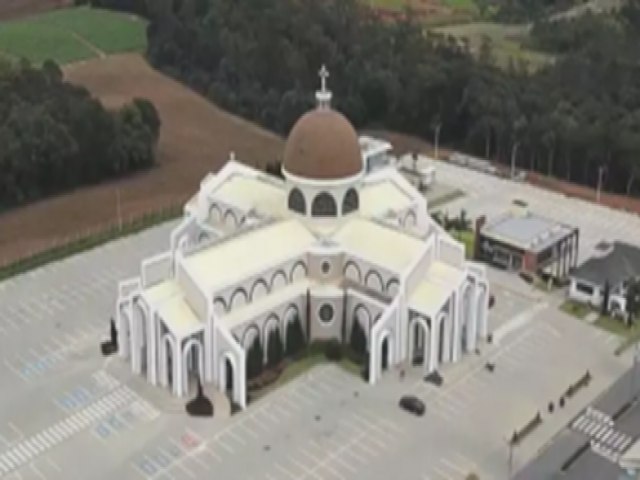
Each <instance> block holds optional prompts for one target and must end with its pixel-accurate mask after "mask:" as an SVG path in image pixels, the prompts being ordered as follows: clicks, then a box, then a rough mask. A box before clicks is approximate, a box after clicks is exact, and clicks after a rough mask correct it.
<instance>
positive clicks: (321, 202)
mask: <svg viewBox="0 0 640 480" xmlns="http://www.w3.org/2000/svg"><path fill="white" fill-rule="evenodd" d="M337 212H338V209H337V207H336V201H335V200H334V199H333V197H332V196H331V195H329V194H328V193H327V192H321V193H319V194H318V195H316V198H314V199H313V204H312V205H311V215H313V216H314V217H335V216H336V215H337Z"/></svg>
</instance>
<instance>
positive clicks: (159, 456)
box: [152, 452, 171, 468]
mask: <svg viewBox="0 0 640 480" xmlns="http://www.w3.org/2000/svg"><path fill="white" fill-rule="evenodd" d="M152 458H153V460H154V462H155V463H157V464H158V465H159V466H160V468H167V467H168V466H169V465H171V460H170V459H168V458H167V456H166V455H165V454H164V453H162V452H156V453H155V454H154V455H153V457H152Z"/></svg>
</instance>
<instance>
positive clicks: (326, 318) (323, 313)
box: [318, 303, 333, 323]
mask: <svg viewBox="0 0 640 480" xmlns="http://www.w3.org/2000/svg"><path fill="white" fill-rule="evenodd" d="M318 316H319V317H320V321H321V322H322V323H329V322H330V321H331V320H333V307H332V306H331V305H330V304H328V303H325V304H324V305H322V306H321V307H320V310H319V311H318Z"/></svg>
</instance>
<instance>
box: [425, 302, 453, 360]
mask: <svg viewBox="0 0 640 480" xmlns="http://www.w3.org/2000/svg"><path fill="white" fill-rule="evenodd" d="M448 316H449V314H448V313H447V312H444V311H443V312H440V313H439V314H438V315H436V317H435V321H432V322H431V323H432V326H431V351H430V352H429V353H430V359H429V371H430V372H432V371H434V370H437V369H438V366H439V364H440V353H441V352H440V337H441V336H442V333H441V332H442V330H443V328H444V325H443V324H444V322H445V321H446V320H447V318H448ZM442 343H443V346H444V339H443V342H442Z"/></svg>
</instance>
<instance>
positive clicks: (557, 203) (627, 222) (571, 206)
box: [437, 162, 640, 261]
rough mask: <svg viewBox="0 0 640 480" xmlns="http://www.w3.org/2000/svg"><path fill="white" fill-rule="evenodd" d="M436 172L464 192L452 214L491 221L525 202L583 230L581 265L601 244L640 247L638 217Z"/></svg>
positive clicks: (454, 171)
mask: <svg viewBox="0 0 640 480" xmlns="http://www.w3.org/2000/svg"><path fill="white" fill-rule="evenodd" d="M437 170H438V181H441V182H442V183H444V184H446V185H450V186H453V187H456V188H460V189H461V190H463V191H464V192H465V196H464V197H460V198H459V199H457V200H455V201H453V202H451V203H448V204H446V205H445V206H443V207H442V208H443V209H446V210H448V211H449V212H450V213H451V214H456V213H458V212H459V211H460V209H465V210H466V211H467V213H468V214H469V215H470V216H471V217H474V218H475V217H477V216H479V215H487V217H488V218H492V217H495V216H498V215H500V214H502V213H504V211H505V210H507V209H509V208H511V205H512V202H513V200H515V199H520V200H523V201H525V202H526V203H527V204H528V205H529V207H530V209H531V210H532V211H534V212H536V213H538V214H540V215H544V216H547V217H549V218H552V219H554V220H557V221H560V222H564V223H567V224H569V225H575V226H577V227H578V228H579V229H580V253H579V259H580V261H583V260H585V259H587V258H589V256H591V254H592V252H593V248H594V247H595V245H596V244H597V243H598V242H599V241H601V240H622V241H626V242H632V243H640V217H638V216H637V215H633V214H629V213H626V212H623V211H619V210H613V209H610V208H606V207H603V206H600V205H597V204H594V203H590V202H585V201H582V200H578V199H574V198H567V197H565V196H563V195H560V194H557V193H554V192H551V191H548V190H543V189H540V188H536V187H534V186H532V185H529V184H525V183H518V182H511V181H509V180H505V179H501V178H497V177H494V176H491V175H485V174H482V173H480V172H476V171H474V170H469V169H466V168H462V167H458V166H456V165H452V164H448V163H446V162H438V165H437Z"/></svg>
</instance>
